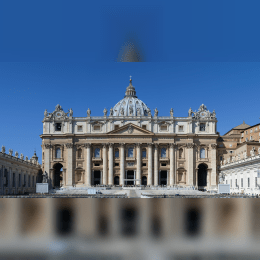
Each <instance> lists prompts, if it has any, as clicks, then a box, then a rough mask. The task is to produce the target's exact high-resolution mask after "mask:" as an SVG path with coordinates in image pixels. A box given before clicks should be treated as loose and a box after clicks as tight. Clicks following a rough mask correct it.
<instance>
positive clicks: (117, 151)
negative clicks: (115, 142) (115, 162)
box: [115, 149, 119, 158]
mask: <svg viewBox="0 0 260 260" xmlns="http://www.w3.org/2000/svg"><path fill="white" fill-rule="evenodd" d="M115 158H119V150H118V149H116V150H115Z"/></svg>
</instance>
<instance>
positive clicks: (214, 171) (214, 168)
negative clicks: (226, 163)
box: [208, 144, 217, 188]
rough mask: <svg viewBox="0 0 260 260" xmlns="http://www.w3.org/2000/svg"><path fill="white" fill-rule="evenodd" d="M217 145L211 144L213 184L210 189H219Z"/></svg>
mask: <svg viewBox="0 0 260 260" xmlns="http://www.w3.org/2000/svg"><path fill="white" fill-rule="evenodd" d="M216 149H217V144H211V169H212V170H211V183H210V184H209V183H208V187H209V186H212V188H217V160H216V159H217V150H216Z"/></svg>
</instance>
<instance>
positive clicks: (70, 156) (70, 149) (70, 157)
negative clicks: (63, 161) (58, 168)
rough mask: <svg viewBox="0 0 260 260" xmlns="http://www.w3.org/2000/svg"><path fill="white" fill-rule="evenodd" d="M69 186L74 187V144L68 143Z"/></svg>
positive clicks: (67, 167)
mask: <svg viewBox="0 0 260 260" xmlns="http://www.w3.org/2000/svg"><path fill="white" fill-rule="evenodd" d="M66 148H67V166H66V169H67V178H66V179H67V183H66V185H67V186H72V184H73V143H67V144H66Z"/></svg>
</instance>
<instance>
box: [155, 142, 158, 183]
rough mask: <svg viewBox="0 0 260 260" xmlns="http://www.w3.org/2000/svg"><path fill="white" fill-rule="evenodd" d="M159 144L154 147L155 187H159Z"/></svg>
mask: <svg viewBox="0 0 260 260" xmlns="http://www.w3.org/2000/svg"><path fill="white" fill-rule="evenodd" d="M158 179H159V176H158V144H155V145H154V186H158Z"/></svg>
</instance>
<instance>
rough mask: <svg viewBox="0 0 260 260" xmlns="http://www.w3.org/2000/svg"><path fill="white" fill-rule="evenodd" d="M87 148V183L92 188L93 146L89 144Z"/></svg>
mask: <svg viewBox="0 0 260 260" xmlns="http://www.w3.org/2000/svg"><path fill="white" fill-rule="evenodd" d="M85 147H86V148H87V158H86V175H85V183H86V185H87V186H91V144H90V143H88V144H86V146H85Z"/></svg>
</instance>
